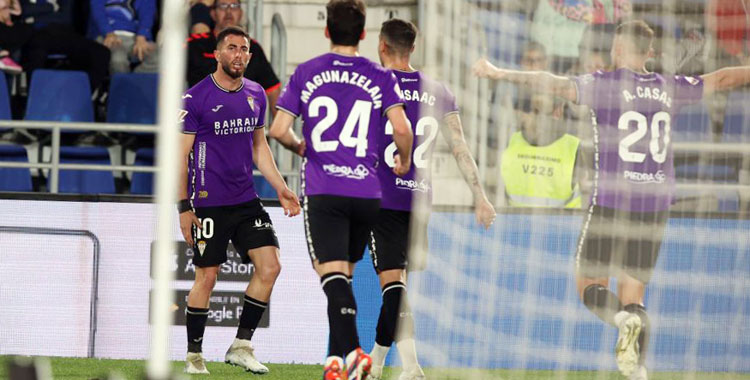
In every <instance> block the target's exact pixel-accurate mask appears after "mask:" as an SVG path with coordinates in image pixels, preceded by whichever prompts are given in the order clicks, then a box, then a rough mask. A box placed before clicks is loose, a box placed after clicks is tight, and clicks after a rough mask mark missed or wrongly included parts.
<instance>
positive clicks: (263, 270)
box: [254, 260, 281, 283]
mask: <svg viewBox="0 0 750 380" xmlns="http://www.w3.org/2000/svg"><path fill="white" fill-rule="evenodd" d="M280 273H281V263H280V262H279V261H278V260H275V261H271V262H268V263H264V264H263V265H262V266H260V267H257V268H255V274H254V275H255V276H258V277H259V278H260V280H261V282H263V283H274V282H276V279H277V278H278V277H279V274H280Z"/></svg>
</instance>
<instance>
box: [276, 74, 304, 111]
mask: <svg viewBox="0 0 750 380" xmlns="http://www.w3.org/2000/svg"><path fill="white" fill-rule="evenodd" d="M299 70H300V69H299V68H297V70H295V71H294V74H292V76H291V77H290V78H289V82H288V83H287V84H286V86H284V89H283V90H281V95H279V100H278V101H276V108H277V109H279V110H281V111H285V112H287V113H289V114H291V115H292V116H294V117H297V116H299V115H300V106H301V105H300V103H301V102H302V100H301V99H300V95H301V94H300V87H299V83H298V82H299V79H298V78H299Z"/></svg>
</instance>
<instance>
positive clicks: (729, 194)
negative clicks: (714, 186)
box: [716, 191, 740, 212]
mask: <svg viewBox="0 0 750 380" xmlns="http://www.w3.org/2000/svg"><path fill="white" fill-rule="evenodd" d="M716 197H717V198H718V201H719V205H718V210H717V211H719V212H738V211H740V196H739V194H737V192H736V191H724V192H719V193H718V194H717V195H716Z"/></svg>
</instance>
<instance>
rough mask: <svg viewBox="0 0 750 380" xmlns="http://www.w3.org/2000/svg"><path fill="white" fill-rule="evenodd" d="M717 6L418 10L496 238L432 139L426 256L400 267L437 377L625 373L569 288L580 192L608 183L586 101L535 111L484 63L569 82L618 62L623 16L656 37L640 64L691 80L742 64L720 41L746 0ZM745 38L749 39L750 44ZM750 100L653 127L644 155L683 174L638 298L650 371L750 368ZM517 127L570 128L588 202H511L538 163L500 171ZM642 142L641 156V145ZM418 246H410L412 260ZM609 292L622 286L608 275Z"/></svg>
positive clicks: (744, 95) (683, 374) (625, 232)
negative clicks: (418, 266)
mask: <svg viewBox="0 0 750 380" xmlns="http://www.w3.org/2000/svg"><path fill="white" fill-rule="evenodd" d="M592 3H593V5H592ZM716 3H722V2H712V1H708V2H703V1H632V2H631V1H593V2H591V1H553V0H540V1H538V2H536V1H534V2H525V1H502V2H501V1H458V0H438V1H424V2H420V9H419V14H420V18H419V23H420V25H419V26H420V31H421V34H422V40H421V42H422V43H423V47H422V49H423V50H422V52H421V53H422V54H421V57H422V60H423V63H422V65H421V66H422V67H424V70H425V71H426V72H427V73H428V74H429V75H430V76H432V77H433V78H435V79H438V80H441V81H443V82H444V83H446V85H447V86H448V87H449V88H450V89H451V90H452V91H453V93H454V94H455V95H456V98H457V101H458V103H459V106H460V109H461V118H462V121H463V125H464V132H465V134H466V140H467V141H468V143H469V146H470V148H471V150H472V154H473V156H474V158H475V160H476V161H477V163H478V166H479V171H480V176H481V180H482V183H483V185H484V187H485V190H486V191H487V193H488V196H489V197H490V198H491V201H492V202H493V204H494V205H495V207H496V209H497V211H498V216H497V220H496V222H495V224H494V225H493V226H492V227H491V228H490V229H489V230H486V231H485V230H484V229H483V228H482V227H480V226H479V224H478V223H477V222H476V221H475V219H474V216H473V215H472V207H471V206H472V199H471V194H470V192H469V189H468V187H467V185H466V184H465V183H464V181H463V179H462V177H461V173H460V171H459V170H458V168H457V166H456V165H455V163H454V162H455V161H454V159H453V157H452V154H451V152H450V150H449V149H448V147H447V144H445V142H444V141H442V139H438V147H437V149H436V151H435V154H434V157H433V167H432V172H431V173H430V174H431V177H432V180H433V188H434V201H433V204H432V206H429V205H427V206H424V205H425V203H426V202H424V201H422V202H417V203H418V204H421V205H423V207H420V208H419V209H417V210H416V211H415V213H414V215H415V216H414V217H420V218H429V233H428V241H429V248H428V249H427V250H426V253H425V254H426V257H427V259H426V262H427V265H426V267H425V269H424V270H421V271H415V272H412V273H410V276H409V301H410V306H411V309H412V311H413V313H414V317H415V323H416V339H417V342H418V343H417V351H418V353H419V357H420V361H421V364H422V365H423V367H425V368H427V367H429V368H431V371H432V372H428V374H429V375H431V376H430V378H438V379H440V378H451V379H454V378H471V379H480V378H481V379H485V378H486V379H537V378H545V379H551V378H554V379H566V378H571V379H572V378H580V377H578V376H581V375H579V374H575V373H574V372H576V371H591V372H590V375H583V376H585V378H592V379H594V378H597V379H598V378H602V379H604V378H607V379H610V378H619V377H617V376H620V375H617V366H616V363H615V355H614V348H615V343H616V340H617V334H618V330H617V329H616V328H614V327H611V326H610V325H608V324H606V323H604V322H602V321H601V320H599V319H598V318H597V317H596V316H595V315H594V314H593V313H591V312H590V311H589V310H588V309H587V308H586V307H585V306H584V305H583V303H582V302H581V300H580V297H579V294H578V291H577V288H576V279H575V274H576V263H575V261H576V250H577V246H578V242H579V234H580V233H581V230H582V226H583V225H584V218H585V217H586V214H587V210H588V206H589V196H590V194H591V193H592V192H595V191H602V189H600V188H598V186H599V185H598V184H597V182H596V179H597V176H596V173H597V172H596V170H595V167H596V165H598V164H599V163H600V162H599V161H598V160H597V159H595V157H597V156H596V155H597V146H596V144H595V143H594V141H595V139H596V137H597V136H596V131H597V129H596V128H593V127H592V118H591V117H590V116H589V115H590V111H587V112H586V113H583V114H578V115H576V111H577V110H576V109H575V106H573V105H570V104H568V103H566V102H563V101H561V100H554V99H553V100H552V101H550V102H551V103H550V104H552V106H551V107H550V108H545V107H544V106H543V105H544V104H545V103H544V100H538V99H537V95H538V94H539V93H541V92H543V90H544V89H541V88H538V87H536V88H532V89H528V88H521V87H516V86H514V85H510V84H507V83H503V82H501V81H497V82H494V81H490V80H487V79H477V78H476V77H474V76H473V75H472V73H471V65H472V64H473V63H474V62H475V61H476V60H477V59H478V58H480V57H487V59H488V60H489V61H490V62H492V63H493V64H494V65H496V66H498V67H501V68H512V69H526V70H532V69H533V70H549V71H552V72H554V73H556V74H558V75H564V76H569V77H573V76H578V75H581V74H584V73H587V72H592V71H594V70H596V69H599V68H602V67H603V66H609V65H611V62H610V49H611V46H612V38H613V35H614V28H615V25H616V24H617V23H619V22H621V21H623V20H629V19H640V20H644V21H646V22H647V23H648V24H649V25H650V27H651V28H652V29H654V31H655V37H656V38H655V41H654V45H653V48H654V58H652V59H650V60H649V61H648V63H647V68H648V69H649V70H652V71H656V72H659V73H663V74H664V76H665V77H672V76H673V75H675V74H680V75H687V76H698V75H700V74H703V73H707V72H711V71H714V70H717V69H719V68H722V67H726V66H733V65H737V64H740V63H741V61H737V60H736V59H735V58H734V57H733V56H732V55H731V54H730V52H731V51H732V50H731V48H730V47H731V46H732V45H731V43H732V41H731V38H730V37H727V33H729V32H728V30H740V29H741V28H740V27H734V26H733V27H731V28H730V27H727V26H726V23H727V22H733V23H734V24H732V25H735V26H736V25H743V26H742V28H745V29H741V30H744V31H745V33H746V32H747V27H748V25H750V15H749V14H748V13H747V12H748V9H745V8H743V5H742V4H743V2H741V1H738V2H736V3H737V4H735V5H736V7H734V8H732V7H730V6H728V5H723V7H724V8H721V6H722V5H716ZM726 3H731V2H726ZM745 5H747V4H746V2H745ZM717 6H718V7H720V9H717V8H716V7H717ZM728 15H732V16H733V17H735V18H731V19H730V18H728V17H729V16H728ZM728 20H729V21H728ZM741 40H742V43H741V44H745V45H747V39H746V37H744V38H742V39H741ZM743 49H747V46H745V47H743ZM532 50H536V51H532ZM540 66H541V67H540ZM615 90H616V91H619V89H615ZM675 96H679V94H677V95H675ZM749 100H750V91H748V89H747V88H745V89H742V88H738V89H734V90H732V91H729V92H725V93H720V94H717V95H715V96H710V97H704V98H702V99H701V100H700V101H698V102H695V103H694V104H691V105H689V106H685V107H682V108H681V109H680V110H679V111H678V112H676V113H675V117H674V118H672V119H671V122H670V123H669V124H670V126H671V129H670V130H666V131H665V127H664V124H665V123H662V124H658V123H657V124H658V127H657V129H658V128H661V130H660V131H658V132H657V133H659V132H660V133H661V134H660V135H659V136H658V137H657V141H656V144H657V145H656V146H655V147H654V148H653V149H655V150H656V152H654V153H657V154H658V153H659V152H662V153H663V152H665V149H666V146H667V144H670V145H671V148H672V149H673V152H674V153H673V156H672V157H671V158H668V159H673V160H674V173H675V178H676V184H675V186H674V196H673V199H672V201H671V207H670V213H669V219H668V221H667V224H666V229H665V232H664V236H663V239H662V240H661V244H660V250H659V256H658V260H657V262H656V266H655V268H654V270H653V274H652V276H651V280H650V282H649V283H648V286H647V287H646V294H645V298H644V304H645V308H646V310H647V311H648V315H649V318H650V326H651V335H650V345H649V348H648V351H647V353H646V361H645V366H646V367H647V368H648V371H649V376H650V377H651V378H655V379H662V378H664V379H666V378H681V379H683V378H684V379H712V378H744V376H750V360H749V359H750V343H749V342H750V323H748V321H749V320H750V299H748V296H747V294H750V276H748V275H750V235H749V234H748V233H747V231H748V228H750V219H749V218H748V216H749V214H748V200H749V199H750V197H749V196H750V193H749V192H748V190H750V186H749V185H750V171H749V170H748V168H749V164H750V158H748V152H750V144H749V142H750V140H749V139H750V138H749V137H748V136H750V134H749V133H748V132H750V129H749V128H750V113H748V111H747V110H746V105H747V104H750V102H749ZM538 103H539V104H542V105H541V106H540V105H538ZM558 107H559V108H561V109H562V110H563V112H562V113H559V112H556V111H555V110H556V109H557V108H558ZM524 113H525V114H526V115H524ZM529 114H531V116H528V115H529ZM529 120H531V122H529ZM635 125H636V124H635V123H631V124H629V126H630V128H631V129H630V130H629V131H626V132H627V133H625V134H624V135H627V134H628V133H632V132H634V131H635V130H636V128H635ZM524 128H528V129H527V130H525V131H524V130H523V129H524ZM626 128H627V126H626ZM518 132H522V133H521V135H522V136H524V137H525V138H528V139H534V140H535V141H537V142H538V144H536V146H547V145H549V144H551V143H552V142H554V141H556V139H557V138H559V137H560V136H562V135H563V134H564V133H567V134H569V135H571V136H574V137H576V138H578V139H579V140H580V146H579V148H578V149H579V150H580V152H579V154H578V155H577V158H576V159H575V161H576V168H575V173H578V174H580V175H573V176H572V177H571V178H570V179H571V180H572V181H573V184H574V185H575V186H579V188H578V190H580V192H581V205H580V206H574V207H568V208H564V207H563V206H564V205H565V204H556V203H554V202H550V203H547V204H541V205H537V206H553V207H520V206H522V205H521V204H520V202H517V200H518V199H521V198H514V197H513V195H518V194H510V193H509V192H511V191H516V190H514V189H515V188H517V186H514V185H516V183H510V184H509V183H508V180H511V181H513V182H517V181H524V180H527V178H528V175H529V171H530V170H531V169H528V168H527V170H526V171H525V172H524V171H517V172H513V171H512V168H510V169H509V168H508V167H509V166H510V165H506V163H508V162H509V161H508V160H512V159H513V157H516V156H509V155H504V153H505V152H506V150H508V149H510V147H511V146H512V145H513V144H514V135H516V134H517V133H518ZM534 133H536V134H534ZM645 138H648V136H647V137H645ZM650 138H653V136H651V137H650ZM652 144H653V143H652ZM639 146H645V147H646V148H645V149H646V151H647V153H646V154H648V149H649V144H645V145H639ZM621 147H622V145H621ZM635 147H636V145H634V146H633V148H634V149H635ZM540 154H541V153H540ZM535 174H537V175H546V174H549V173H546V172H544V171H542V170H540V169H537V173H535ZM549 177H553V176H552V175H551V174H550V175H549ZM540 183H541V182H535V184H537V186H541V185H540ZM568 183H571V182H568ZM574 185H572V186H574ZM532 190H533V189H532ZM532 190H527V191H532ZM619 190H621V189H618V191H619ZM622 191H625V190H622ZM521 195H523V194H521ZM534 195H535V197H538V193H537V194H534ZM647 232H648V231H644V230H643V229H636V228H630V227H629V226H627V225H624V224H623V225H617V229H616V234H617V235H618V236H620V237H630V238H640V237H642V236H643V235H644V234H645V233H647ZM417 236H418V234H414V237H415V238H416V237H417ZM423 253H424V252H423ZM417 254H420V251H419V250H413V251H412V256H413V257H412V259H414V260H416V259H419V258H418V257H414V255H417ZM609 288H610V289H612V290H613V291H614V292H615V293H617V291H618V285H617V279H616V277H613V279H612V281H611V282H610V284H609ZM395 372H396V374H395V375H394V378H395V376H396V375H397V374H398V371H395ZM721 376H730V377H721ZM732 376H737V377H732Z"/></svg>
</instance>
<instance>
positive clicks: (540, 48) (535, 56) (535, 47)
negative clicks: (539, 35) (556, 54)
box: [521, 41, 549, 71]
mask: <svg viewBox="0 0 750 380" xmlns="http://www.w3.org/2000/svg"><path fill="white" fill-rule="evenodd" d="M548 68H549V57H547V50H546V49H545V48H544V45H542V44H540V43H539V42H535V41H529V42H527V43H526V45H524V47H523V51H522V53H521V70H526V71H540V70H547V69H548Z"/></svg>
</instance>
